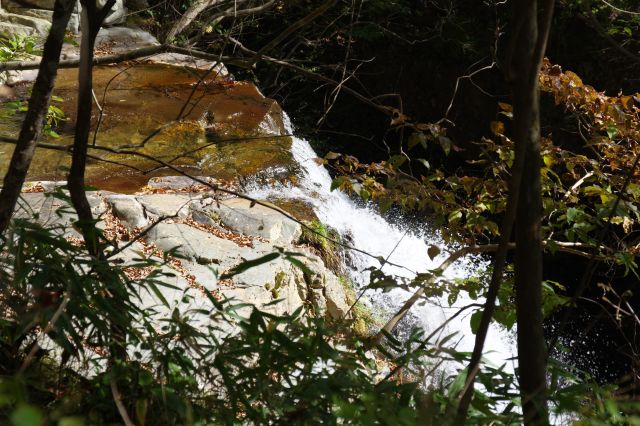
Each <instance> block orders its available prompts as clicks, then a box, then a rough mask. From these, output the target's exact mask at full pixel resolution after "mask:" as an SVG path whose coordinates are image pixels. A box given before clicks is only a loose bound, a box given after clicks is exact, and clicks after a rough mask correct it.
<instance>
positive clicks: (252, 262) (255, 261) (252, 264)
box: [220, 253, 280, 280]
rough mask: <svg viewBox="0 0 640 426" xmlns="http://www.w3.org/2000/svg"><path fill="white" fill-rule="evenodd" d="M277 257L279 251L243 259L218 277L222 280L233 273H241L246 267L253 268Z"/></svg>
mask: <svg viewBox="0 0 640 426" xmlns="http://www.w3.org/2000/svg"><path fill="white" fill-rule="evenodd" d="M278 257H280V253H269V254H265V255H264V256H262V257H259V258H257V259H253V260H247V261H244V262H242V263H241V264H239V265H237V266H235V267H234V268H232V269H231V270H230V271H229V272H227V273H225V274H223V275H222V276H220V279H221V280H224V279H227V278H231V277H233V276H234V275H238V274H241V273H243V272H244V271H246V270H248V269H251V268H254V267H256V266H259V265H262V264H264V263H267V262H271V261H272V260H274V259H277V258H278Z"/></svg>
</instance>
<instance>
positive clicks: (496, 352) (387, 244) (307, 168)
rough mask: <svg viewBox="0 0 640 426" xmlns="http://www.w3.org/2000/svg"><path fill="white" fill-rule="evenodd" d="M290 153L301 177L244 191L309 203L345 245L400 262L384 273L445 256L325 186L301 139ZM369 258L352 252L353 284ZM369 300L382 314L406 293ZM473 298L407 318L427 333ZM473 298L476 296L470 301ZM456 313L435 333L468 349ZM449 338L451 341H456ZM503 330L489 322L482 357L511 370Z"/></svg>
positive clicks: (464, 272) (465, 272)
mask: <svg viewBox="0 0 640 426" xmlns="http://www.w3.org/2000/svg"><path fill="white" fill-rule="evenodd" d="M285 125H286V127H287V132H288V133H290V134H293V133H294V132H293V127H292V125H291V123H290V120H289V118H288V117H287V116H286V115H285ZM292 139H293V143H292V148H291V149H292V153H293V157H294V159H295V160H296V161H297V162H298V163H299V164H300V166H301V169H302V172H301V174H302V176H301V178H300V179H299V181H298V182H297V183H296V185H288V186H286V187H283V186H280V187H277V188H274V187H273V186H255V187H254V188H252V189H251V190H250V194H251V195H252V196H254V197H257V198H269V197H278V198H282V197H286V198H292V199H301V200H304V201H305V202H307V203H309V204H310V205H311V206H313V209H314V211H315V213H316V215H317V216H318V219H319V220H320V221H321V222H322V223H324V224H326V225H328V226H330V227H332V228H334V229H336V230H337V231H338V232H339V233H340V234H341V235H343V236H347V235H348V236H349V239H350V244H351V245H352V246H354V247H357V248H358V249H360V250H362V251H365V252H367V253H369V254H371V255H373V256H375V257H382V258H385V259H387V260H388V261H389V262H390V263H393V264H396V265H401V266H402V267H398V266H393V265H389V264H386V265H385V266H384V267H383V268H382V270H383V272H385V273H387V274H393V275H396V276H399V277H405V278H412V277H413V276H414V275H415V273H417V272H425V271H428V270H429V269H433V268H436V267H437V266H438V265H439V264H440V263H441V262H442V261H443V260H444V259H445V258H446V254H443V255H440V256H439V257H438V258H436V259H434V260H433V261H432V260H430V259H429V257H428V255H427V250H428V247H429V246H430V245H437V246H439V247H444V246H445V244H444V243H443V242H442V240H441V239H439V238H438V236H437V235H434V233H428V232H426V231H421V230H417V229H412V228H415V226H414V227H410V228H409V229H402V227H401V226H398V225H396V224H392V223H389V222H388V221H387V220H385V219H384V218H383V217H382V216H380V214H379V213H378V212H376V210H375V208H374V207H373V206H363V205H358V203H356V202H354V201H353V200H352V199H350V198H349V196H347V195H346V194H345V193H343V192H341V191H331V177H330V176H329V173H328V171H327V170H326V169H325V168H324V167H323V166H321V165H318V164H317V163H316V162H315V161H314V160H315V159H316V158H317V155H316V153H315V152H314V151H313V149H312V148H311V146H310V145H309V143H308V142H307V141H305V140H303V139H300V138H297V137H293V138H292ZM375 257H371V256H366V255H363V254H362V253H353V254H352V258H351V260H352V262H351V266H352V278H353V279H354V281H355V282H356V284H357V285H358V286H363V287H364V286H365V285H366V284H367V283H368V282H369V278H368V273H367V272H366V271H365V270H366V269H367V268H369V267H371V266H374V267H379V266H380V263H379V261H378V260H376V258H375ZM480 263H482V262H481V261H480V260H478V259H475V260H472V261H469V260H466V261H465V260H461V261H458V262H457V263H456V264H455V265H454V266H453V267H450V268H449V269H447V270H446V271H445V273H444V277H445V278H449V279H454V278H456V277H458V278H462V277H465V276H470V275H472V271H474V270H477V268H478V267H479V266H482V265H480ZM367 295H368V297H369V299H370V300H371V301H372V303H373V304H375V305H379V306H381V307H382V308H383V310H384V311H386V313H388V314H391V313H395V312H396V311H397V309H399V307H400V306H402V304H403V303H404V302H405V301H406V300H407V299H408V298H409V297H410V295H411V293H409V292H407V291H406V290H403V289H400V288H396V289H393V290H391V291H390V292H388V293H379V292H378V293H374V292H372V291H371V292H370V293H367ZM471 303H474V301H472V300H471V299H469V298H468V296H466V293H461V294H460V297H459V298H458V300H457V301H456V303H455V306H453V307H449V305H448V303H447V302H446V297H443V298H442V300H431V301H430V302H429V303H426V304H416V305H414V307H413V308H412V314H413V319H414V320H415V322H417V323H418V324H417V325H420V326H421V327H422V328H424V329H425V331H426V332H427V333H429V332H430V331H431V330H434V329H436V328H437V327H439V326H440V325H441V324H443V323H444V322H445V321H446V320H447V318H449V317H450V316H451V315H453V314H454V313H455V312H457V311H458V309H459V308H460V307H462V306H466V305H469V304H471ZM475 303H478V301H475ZM465 315H466V316H459V317H457V318H456V319H455V321H452V322H451V323H450V324H448V325H447V326H446V327H445V328H443V330H442V332H441V334H442V335H447V334H451V333H454V332H457V335H456V339H457V340H458V341H459V342H458V344H457V346H456V348H457V349H458V350H460V351H471V350H472V348H473V343H474V336H473V334H472V333H471V329H470V326H469V315H470V312H469V313H466V314H465ZM456 339H454V340H456ZM509 340H510V339H509V338H508V336H507V334H506V333H505V332H504V331H502V330H500V329H498V328H497V327H492V329H491V330H490V331H489V336H488V340H487V342H486V344H485V359H487V360H489V361H490V362H491V363H492V364H494V365H496V366H500V365H502V364H504V363H505V362H507V363H508V365H507V370H508V371H509V370H510V371H513V370H512V367H511V366H510V363H509V362H508V361H507V360H508V359H510V358H512V356H513V355H512V352H513V345H512V344H511V343H510V342H509Z"/></svg>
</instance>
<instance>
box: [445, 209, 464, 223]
mask: <svg viewBox="0 0 640 426" xmlns="http://www.w3.org/2000/svg"><path fill="white" fill-rule="evenodd" d="M460 219H462V211H460V210H454V211H452V212H451V213H450V214H449V217H448V220H449V223H453V222H457V221H459V220H460Z"/></svg>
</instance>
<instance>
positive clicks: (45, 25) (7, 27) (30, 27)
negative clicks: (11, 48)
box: [0, 11, 51, 37]
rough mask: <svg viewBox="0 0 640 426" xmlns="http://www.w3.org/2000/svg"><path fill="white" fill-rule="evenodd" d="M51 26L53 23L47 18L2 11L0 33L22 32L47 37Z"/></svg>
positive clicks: (10, 34)
mask: <svg viewBox="0 0 640 426" xmlns="http://www.w3.org/2000/svg"><path fill="white" fill-rule="evenodd" d="M50 28H51V23H50V22H49V21H47V20H45V19H41V18H36V17H33V16H25V15H18V14H15V13H5V12H2V11H0V34H4V35H5V36H12V35H15V34H22V35H26V36H38V37H46V36H47V34H48V33H49V29H50Z"/></svg>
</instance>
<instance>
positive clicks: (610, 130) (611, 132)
mask: <svg viewBox="0 0 640 426" xmlns="http://www.w3.org/2000/svg"><path fill="white" fill-rule="evenodd" d="M617 135H618V128H617V127H616V126H615V125H613V124H610V125H609V126H608V127H607V136H609V139H613V138H615V137H616V136H617Z"/></svg>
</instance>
